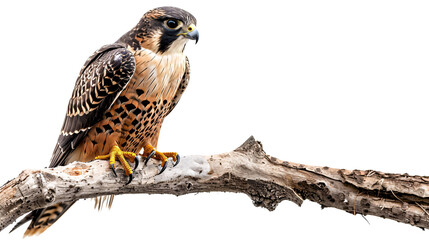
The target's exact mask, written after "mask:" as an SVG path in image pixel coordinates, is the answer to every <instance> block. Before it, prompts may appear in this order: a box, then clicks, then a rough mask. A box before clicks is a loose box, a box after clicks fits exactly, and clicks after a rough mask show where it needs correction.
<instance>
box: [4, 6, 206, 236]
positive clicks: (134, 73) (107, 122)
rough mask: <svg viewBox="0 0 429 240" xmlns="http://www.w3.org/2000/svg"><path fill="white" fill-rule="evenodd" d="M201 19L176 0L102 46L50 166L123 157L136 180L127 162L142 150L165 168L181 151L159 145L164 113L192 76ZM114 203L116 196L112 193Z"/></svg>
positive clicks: (35, 216)
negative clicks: (190, 48)
mask: <svg viewBox="0 0 429 240" xmlns="http://www.w3.org/2000/svg"><path fill="white" fill-rule="evenodd" d="M196 22H197V21H196V19H195V17H194V16H192V15H191V14H190V13H188V12H186V11H184V10H182V9H179V8H175V7H160V8H156V9H153V10H151V11H149V12H147V13H146V14H145V15H144V16H143V17H142V18H141V19H140V22H139V23H138V24H137V26H135V27H134V28H133V29H131V31H129V32H127V33H126V34H124V35H123V36H122V37H121V38H120V39H119V40H118V41H116V42H115V43H114V44H110V45H106V46H103V47H102V48H100V49H99V50H97V51H96V52H95V53H94V54H93V55H92V56H91V57H89V59H88V60H87V61H86V62H85V64H84V66H83V68H82V69H81V71H80V73H79V76H78V78H77V81H76V85H75V87H74V90H73V94H72V97H71V99H70V101H69V104H68V108H67V114H66V117H65V120H64V124H63V127H62V130H61V134H60V136H59V138H58V143H57V145H56V146H55V149H54V152H53V155H52V159H51V164H50V165H49V167H56V166H60V165H66V164H68V163H70V162H73V161H83V162H86V161H91V160H93V159H106V160H109V161H110V165H111V168H112V170H113V172H114V173H115V175H116V172H115V161H116V160H118V161H119V162H120V164H121V165H122V166H123V168H124V170H125V174H126V175H127V176H129V180H128V183H129V182H131V180H132V174H133V170H132V169H131V167H130V165H129V163H128V162H127V160H128V161H130V162H131V163H134V165H135V166H136V165H137V164H138V158H139V157H138V156H137V154H138V153H139V152H140V151H141V150H142V149H144V151H143V154H142V156H143V158H145V159H146V161H147V160H148V159H149V158H151V157H152V158H155V159H158V160H160V161H161V167H162V169H161V170H160V173H161V172H162V171H163V170H164V169H165V167H166V162H167V160H168V159H169V158H171V159H172V160H173V161H174V163H175V164H177V163H178V162H179V159H180V158H179V155H178V154H177V153H175V152H167V153H161V152H158V151H156V150H155V148H156V146H157V143H158V137H159V132H160V129H161V125H162V122H163V120H164V118H165V117H166V116H167V115H168V114H169V113H170V112H171V110H172V109H173V108H174V107H175V106H176V104H177V102H178V101H179V100H180V97H181V96H182V93H183V91H184V90H185V88H186V86H187V85H188V81H189V62H188V59H187V57H186V56H185V55H184V54H183V51H184V48H185V45H186V43H187V42H188V40H195V41H196V42H197V41H198V37H199V35H198V31H197V30H196V27H195V25H196ZM73 203H74V202H66V203H59V204H56V205H53V206H50V207H48V208H44V209H38V210H35V211H33V212H31V213H30V214H28V215H27V216H26V217H24V219H22V220H21V221H20V222H19V223H18V224H17V225H16V226H15V227H14V228H13V229H12V231H13V230H14V229H16V228H17V227H19V226H21V225H22V224H23V223H25V222H27V221H29V220H31V223H30V225H29V227H28V229H27V231H26V232H25V236H30V235H34V234H40V233H42V232H44V231H45V230H46V229H47V228H48V227H50V226H51V225H52V224H53V223H54V222H55V221H57V220H58V218H60V217H61V216H62V215H63V214H64V213H65V212H66V211H67V209H69V208H70V206H72V205H73ZM110 204H111V200H110Z"/></svg>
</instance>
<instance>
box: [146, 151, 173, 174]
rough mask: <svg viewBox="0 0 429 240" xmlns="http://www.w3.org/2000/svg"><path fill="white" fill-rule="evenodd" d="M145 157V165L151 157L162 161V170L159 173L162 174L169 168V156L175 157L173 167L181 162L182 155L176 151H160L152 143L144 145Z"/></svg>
mask: <svg viewBox="0 0 429 240" xmlns="http://www.w3.org/2000/svg"><path fill="white" fill-rule="evenodd" d="M143 157H144V158H145V162H144V165H146V164H147V162H148V161H149V159H151V158H153V159H156V160H160V161H161V170H160V171H159V173H158V174H161V173H162V172H164V170H165V169H166V168H167V162H168V159H169V158H172V159H173V167H175V166H176V165H177V164H179V162H180V156H179V154H177V153H176V152H158V151H156V150H155V148H154V147H152V146H151V145H150V144H148V145H146V146H145V147H144V151H143Z"/></svg>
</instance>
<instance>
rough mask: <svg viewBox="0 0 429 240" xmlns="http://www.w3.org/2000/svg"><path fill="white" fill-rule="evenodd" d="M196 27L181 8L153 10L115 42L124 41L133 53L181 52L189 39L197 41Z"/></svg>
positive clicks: (195, 22) (190, 16)
mask: <svg viewBox="0 0 429 240" xmlns="http://www.w3.org/2000/svg"><path fill="white" fill-rule="evenodd" d="M196 24H197V20H196V19H195V17H194V16H192V14H190V13H188V12H187V11H185V10H183V9H180V8H176V7H160V8H155V9H153V10H150V11H149V12H147V13H146V14H145V15H144V16H143V17H142V18H141V19H140V22H139V23H138V24H137V25H136V26H135V27H134V28H133V29H132V30H131V31H129V32H128V33H127V34H125V35H124V36H122V38H121V39H119V40H118V42H125V43H126V44H128V45H129V46H131V47H132V48H134V49H135V50H138V49H141V48H145V49H148V50H151V51H153V52H155V53H160V54H171V53H181V52H183V50H184V48H185V45H186V43H187V42H188V41H189V40H195V42H198V37H199V34H198V31H197V29H196V26H195V25H196Z"/></svg>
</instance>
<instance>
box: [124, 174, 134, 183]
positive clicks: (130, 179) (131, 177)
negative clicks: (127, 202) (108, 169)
mask: <svg viewBox="0 0 429 240" xmlns="http://www.w3.org/2000/svg"><path fill="white" fill-rule="evenodd" d="M132 180H133V174H132V173H131V174H130V176H129V179H128V182H127V183H125V185H128V184H130V182H131V181H132Z"/></svg>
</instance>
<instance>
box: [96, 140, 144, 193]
mask: <svg viewBox="0 0 429 240" xmlns="http://www.w3.org/2000/svg"><path fill="white" fill-rule="evenodd" d="M116 157H118V159H119V162H121V164H122V166H123V167H124V170H125V175H127V176H129V180H128V182H127V183H126V184H125V185H128V184H129V183H130V182H131V180H133V170H131V167H130V164H128V162H127V161H126V160H125V158H127V159H128V160H129V161H130V162H131V163H134V162H135V164H134V170H136V168H137V166H138V165H139V159H138V158H139V157H138V156H136V154H135V153H133V152H123V151H122V150H121V149H120V148H119V147H118V146H113V147H112V149H111V150H110V153H109V154H107V155H101V156H97V157H95V159H102V160H108V159H109V160H110V161H109V163H110V167H111V168H112V171H113V174H115V176H116V177H117V176H118V175H117V174H116V170H115V169H116V167H115V162H116Z"/></svg>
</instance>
